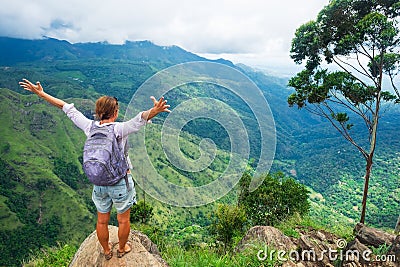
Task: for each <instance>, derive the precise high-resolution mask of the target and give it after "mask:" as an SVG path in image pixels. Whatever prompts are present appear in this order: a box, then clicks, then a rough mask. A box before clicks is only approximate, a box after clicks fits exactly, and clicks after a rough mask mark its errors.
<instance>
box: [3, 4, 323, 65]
mask: <svg viewBox="0 0 400 267" xmlns="http://www.w3.org/2000/svg"><path fill="white" fill-rule="evenodd" d="M328 2H329V0H274V1H270V0H201V1H200V0H181V1H179V0H165V1H163V0H140V1H138V0H113V1H111V0H108V1H101V0H97V1H96V0H66V1H56V0H0V6H1V8H0V35H1V36H10V37H21V38H28V39H37V38H42V37H43V36H48V37H53V38H57V39H62V40H67V41H69V42H71V43H76V42H98V41H108V42H109V43H113V44H121V43H124V42H125V41H126V40H130V41H136V40H150V41H152V42H154V43H155V44H158V45H178V46H180V47H182V48H183V49H185V50H188V51H190V52H193V53H196V54H199V55H201V56H205V57H207V58H213V59H214V58H220V57H223V58H225V59H229V60H232V61H233V62H234V63H245V64H247V65H250V66H253V67H262V68H265V69H268V70H271V71H272V70H275V71H280V70H281V69H282V70H283V71H287V70H294V69H296V68H295V64H294V63H293V61H292V60H291V59H290V57H289V50H290V44H291V40H292V38H293V36H294V32H295V30H296V29H297V28H298V27H299V26H300V25H301V24H303V23H305V22H308V21H310V20H314V19H315V18H316V16H317V14H318V12H319V11H320V10H321V9H322V8H323V7H324V6H325V5H327V4H328Z"/></svg>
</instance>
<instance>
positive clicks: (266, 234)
mask: <svg viewBox="0 0 400 267" xmlns="http://www.w3.org/2000/svg"><path fill="white" fill-rule="evenodd" d="M297 231H298V232H299V235H300V237H299V238H289V237H287V236H285V235H284V234H283V233H282V232H280V231H279V230H278V229H276V228H274V227H270V226H255V227H253V228H251V229H250V230H249V231H248V232H247V234H246V235H245V237H244V238H243V239H242V240H241V241H240V242H239V244H238V246H237V247H236V248H235V251H237V252H240V251H243V250H244V249H245V248H247V247H254V245H253V244H256V245H260V244H261V245H263V244H264V245H266V246H267V247H268V249H270V251H269V252H266V251H264V250H265V249H263V251H262V253H261V255H262V256H263V257H264V258H267V257H268V258H269V257H271V255H269V254H268V255H266V254H265V253H271V251H272V252H273V253H275V255H274V256H275V257H276V256H277V255H278V253H279V251H280V252H281V256H280V257H281V258H280V259H278V260H280V261H282V262H283V265H282V266H283V267H315V266H321V267H326V266H331V267H333V266H344V267H364V266H387V267H400V236H397V237H396V236H394V235H391V234H389V233H386V232H383V231H380V230H377V229H374V228H371V227H367V226H365V225H363V224H357V225H356V227H355V229H354V233H355V238H354V240H352V241H351V242H349V243H347V242H346V240H343V239H341V238H340V237H338V236H335V235H333V234H331V233H329V232H326V231H323V230H315V229H297ZM384 244H386V245H384ZM385 246H386V247H388V251H384V250H381V253H382V255H374V253H373V249H372V248H374V247H381V248H382V247H385ZM257 256H259V255H257ZM259 259H260V258H259ZM261 261H262V259H261ZM338 264H341V265H338Z"/></svg>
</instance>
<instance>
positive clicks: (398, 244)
mask: <svg viewBox="0 0 400 267" xmlns="http://www.w3.org/2000/svg"><path fill="white" fill-rule="evenodd" d="M387 255H390V256H391V257H393V256H394V259H395V262H394V263H393V266H395V264H397V265H396V266H400V235H398V236H396V239H395V240H394V241H393V243H392V246H391V247H390V249H389V252H388V253H387Z"/></svg>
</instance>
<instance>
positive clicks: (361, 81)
mask: <svg viewBox="0 0 400 267" xmlns="http://www.w3.org/2000/svg"><path fill="white" fill-rule="evenodd" d="M336 58H337V57H336V56H335V57H333V61H334V62H335V63H336V64H337V65H338V66H339V67H340V68H341V69H342V70H344V71H345V72H346V73H348V74H350V75H351V76H352V77H354V78H355V79H356V80H357V81H359V82H360V83H361V84H362V85H364V86H365V87H368V86H367V84H366V83H365V82H364V81H363V80H361V79H360V78H358V77H357V76H355V75H354V74H353V73H351V72H350V71H349V70H348V69H346V68H345V67H343V66H342V65H341V64H340V63H339V62H338V61H337V60H336ZM338 59H339V58H338ZM339 61H340V62H343V61H342V60H341V59H339ZM343 63H345V64H346V65H349V66H351V67H352V68H354V66H352V65H350V64H349V63H346V62H343ZM354 69H355V70H357V69H356V68H354ZM357 71H358V72H360V71H359V70H357ZM361 74H363V73H362V72H361ZM363 75H364V76H366V75H365V74H363ZM367 77H368V76H367Z"/></svg>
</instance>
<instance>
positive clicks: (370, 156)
mask: <svg viewBox="0 0 400 267" xmlns="http://www.w3.org/2000/svg"><path fill="white" fill-rule="evenodd" d="M380 77H382V73H381V76H380ZM380 84H382V79H380ZM378 88H379V90H378V93H377V95H376V104H375V112H374V114H373V120H372V129H371V139H370V140H371V141H370V149H369V154H368V156H367V158H366V161H367V166H366V168H365V177H364V178H365V181H364V193H363V200H362V210H361V218H360V223H364V221H365V210H366V208H367V196H368V186H369V177H370V176H371V171H372V162H373V161H372V159H373V157H374V153H375V148H376V133H377V131H378V121H379V110H380V105H381V90H380V86H379V87H378Z"/></svg>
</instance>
